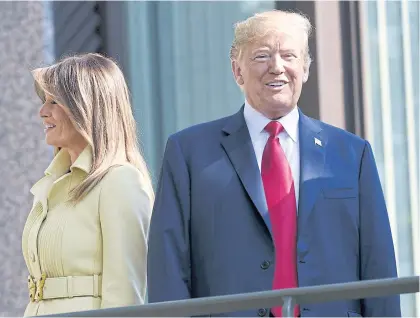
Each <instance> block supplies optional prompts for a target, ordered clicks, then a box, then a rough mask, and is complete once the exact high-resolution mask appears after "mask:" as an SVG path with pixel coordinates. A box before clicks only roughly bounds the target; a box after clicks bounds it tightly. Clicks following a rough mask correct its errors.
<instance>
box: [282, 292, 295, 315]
mask: <svg viewBox="0 0 420 318" xmlns="http://www.w3.org/2000/svg"><path fill="white" fill-rule="evenodd" d="M294 308H295V300H294V299H293V297H284V298H283V307H282V309H281V311H282V317H290V318H292V317H294Z"/></svg>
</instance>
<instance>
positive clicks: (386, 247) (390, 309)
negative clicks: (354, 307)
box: [359, 142, 401, 317]
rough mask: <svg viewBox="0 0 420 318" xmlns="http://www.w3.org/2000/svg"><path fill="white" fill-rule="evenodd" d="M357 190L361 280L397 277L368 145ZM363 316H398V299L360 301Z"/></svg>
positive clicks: (375, 171) (386, 298)
mask: <svg viewBox="0 0 420 318" xmlns="http://www.w3.org/2000/svg"><path fill="white" fill-rule="evenodd" d="M359 189H360V201H359V202H360V203H359V204H360V255H361V256H360V257H361V259H360V275H361V279H362V280H369V279H381V278H390V277H397V268H396V262H395V252H394V244H393V240H392V234H391V228H390V224H389V219H388V212H387V209H386V205H385V199H384V195H383V192H382V187H381V183H380V180H379V175H378V171H377V167H376V164H375V159H374V156H373V152H372V148H371V146H370V144H369V143H368V142H366V144H365V148H364V151H363V155H362V161H361V167H360V175H359ZM362 315H363V316H364V317H378V316H380V317H395V316H401V310H400V297H399V295H395V296H389V297H377V298H368V299H364V300H362Z"/></svg>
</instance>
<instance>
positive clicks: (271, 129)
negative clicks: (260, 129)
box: [264, 120, 284, 137]
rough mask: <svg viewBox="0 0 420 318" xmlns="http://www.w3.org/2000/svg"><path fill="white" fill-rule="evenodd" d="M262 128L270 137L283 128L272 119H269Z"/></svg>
mask: <svg viewBox="0 0 420 318" xmlns="http://www.w3.org/2000/svg"><path fill="white" fill-rule="evenodd" d="M264 129H265V131H266V132H268V133H269V134H270V137H276V136H277V135H278V134H279V133H280V132H281V131H282V130H283V129H284V128H283V125H282V124H280V123H279V122H278V121H275V120H273V121H270V122H269V123H268V124H267V126H265V128H264Z"/></svg>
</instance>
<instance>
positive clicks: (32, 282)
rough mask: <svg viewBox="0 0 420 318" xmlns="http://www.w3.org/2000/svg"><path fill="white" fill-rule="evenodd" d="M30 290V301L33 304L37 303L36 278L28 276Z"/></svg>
mask: <svg viewBox="0 0 420 318" xmlns="http://www.w3.org/2000/svg"><path fill="white" fill-rule="evenodd" d="M28 289H29V299H30V300H31V302H34V301H35V294H36V284H35V280H34V278H33V277H32V276H31V275H29V276H28Z"/></svg>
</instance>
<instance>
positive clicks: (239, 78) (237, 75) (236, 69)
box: [231, 60, 244, 85]
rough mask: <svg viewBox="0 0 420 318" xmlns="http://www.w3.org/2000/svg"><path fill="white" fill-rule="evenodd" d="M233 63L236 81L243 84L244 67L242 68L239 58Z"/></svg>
mask: <svg viewBox="0 0 420 318" xmlns="http://www.w3.org/2000/svg"><path fill="white" fill-rule="evenodd" d="M231 65H232V73H233V77H234V78H235V81H236V83H237V84H238V85H243V84H244V79H243V78H242V69H241V67H240V65H239V63H238V61H237V60H232V61H231Z"/></svg>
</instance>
